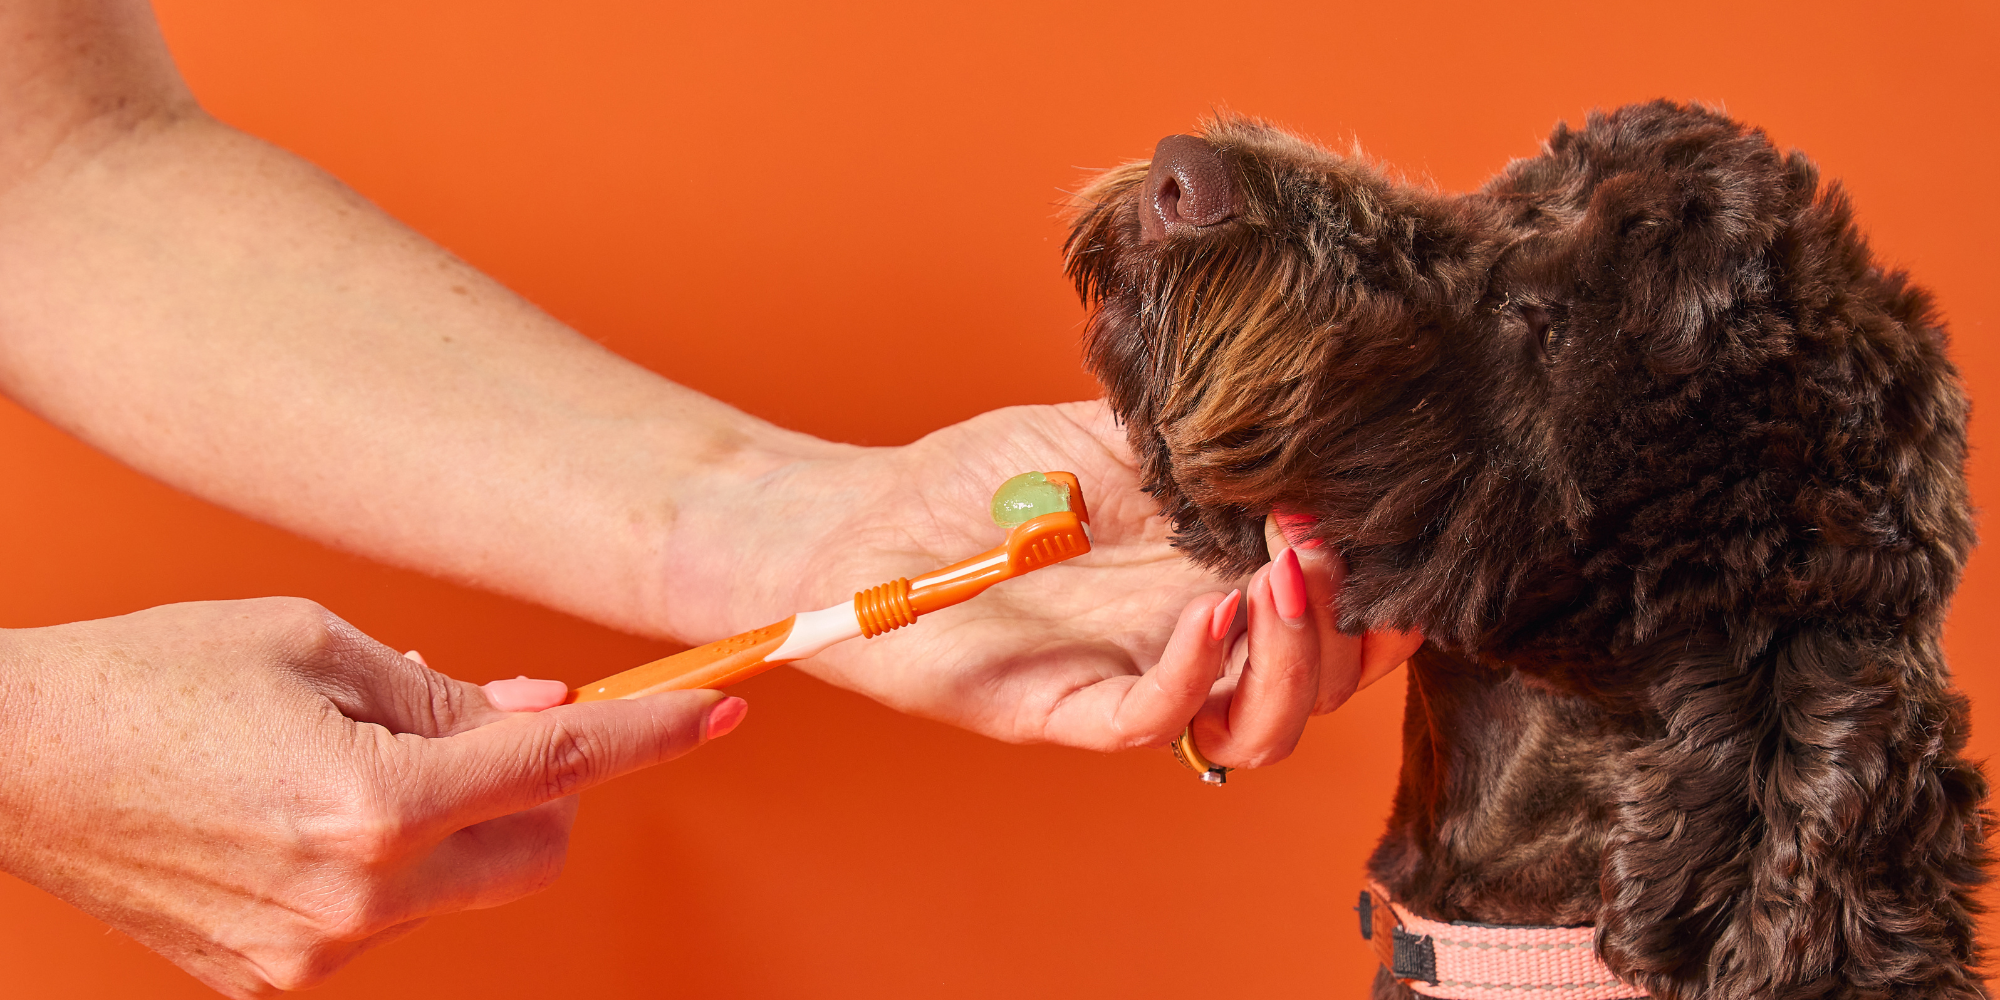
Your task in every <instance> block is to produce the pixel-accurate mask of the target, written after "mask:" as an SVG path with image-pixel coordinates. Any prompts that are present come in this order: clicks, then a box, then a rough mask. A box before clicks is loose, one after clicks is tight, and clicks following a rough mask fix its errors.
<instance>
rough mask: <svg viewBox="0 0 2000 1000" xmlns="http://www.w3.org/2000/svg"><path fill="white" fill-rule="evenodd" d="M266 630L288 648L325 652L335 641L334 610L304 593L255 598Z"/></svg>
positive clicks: (301, 652)
mask: <svg viewBox="0 0 2000 1000" xmlns="http://www.w3.org/2000/svg"><path fill="white" fill-rule="evenodd" d="M255 603H256V604H258V605H259V608H258V617H259V618H260V619H261V620H262V624H263V626H264V628H265V629H266V630H268V631H269V632H270V634H271V635H272V636H273V638H274V639H275V640H276V641H277V642H278V643H280V644H281V645H282V646H283V647H284V648H285V649H286V650H288V651H291V652H292V653H293V654H295V655H298V656H301V657H308V658H309V657H311V656H314V655H316V654H319V653H321V652H324V651H325V650H327V649H328V648H329V647H331V646H332V645H333V643H334V642H335V636H334V631H333V627H332V623H333V622H334V621H336V620H337V619H335V618H334V616H333V613H332V612H330V611H328V610H326V609H325V608H323V607H321V606H320V605H319V603H318V602H316V601H310V600H307V599H305V598H303V597H265V598H259V599H258V600H257V601H256V602H255Z"/></svg>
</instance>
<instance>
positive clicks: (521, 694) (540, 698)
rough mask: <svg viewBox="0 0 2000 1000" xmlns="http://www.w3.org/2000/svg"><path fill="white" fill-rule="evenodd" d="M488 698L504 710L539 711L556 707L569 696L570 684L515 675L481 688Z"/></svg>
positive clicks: (496, 706)
mask: <svg viewBox="0 0 2000 1000" xmlns="http://www.w3.org/2000/svg"><path fill="white" fill-rule="evenodd" d="M480 690H482V691H484V692H486V700H487V702H489V703H490V704H492V706H493V707H494V708H497V709H499V710H500V711H502V712H539V711H541V710H543V709H545V708H554V707H556V706H557V705H560V704H562V703H563V701H564V699H567V698H568V697H569V685H567V684H564V683H563V682H561V681H538V680H531V679H529V678H527V677H515V678H512V679H509V680H504V681H492V682H490V683H488V684H486V685H484V686H482V687H481V688H480Z"/></svg>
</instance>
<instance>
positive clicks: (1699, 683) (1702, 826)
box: [1598, 626, 1986, 1000]
mask: <svg viewBox="0 0 2000 1000" xmlns="http://www.w3.org/2000/svg"><path fill="white" fill-rule="evenodd" d="M1920 634H1921V635H1933V636H1934V635H1935V634H1936V633H1935V630H1927V631H1925V632H1921V633H1915V632H1911V633H1904V634H1902V635H1898V636H1895V637H1889V638H1883V639H1879V640H1862V639H1856V638H1853V637H1849V636H1844V635H1840V634H1836V633H1835V632H1833V631H1832V630H1831V629H1829V628H1827V627H1825V626H1802V627H1800V628H1799V629H1798V630H1796V631H1792V632H1788V633H1784V632H1781V633H1778V634H1776V635H1774V636H1773V637H1772V639H1771V641H1770V642H1769V643H1768V644H1766V645H1764V646H1763V649H1762V652H1761V653H1759V654H1758V655H1756V656H1755V657H1753V658H1751V659H1750V660H1749V661H1748V662H1742V663H1736V662H1731V660H1732V657H1731V656H1730V655H1729V654H1728V653H1726V652H1724V650H1725V649H1726V648H1728V647H1727V646H1726V645H1725V644H1724V643H1723V642H1722V641H1721V640H1720V638H1719V637H1718V638H1716V639H1715V641H1713V642H1709V643H1704V642H1702V641H1701V640H1700V639H1698V638H1690V637H1688V636H1672V637H1664V638H1662V639H1660V640H1658V642H1657V643H1655V644H1654V645H1655V646H1656V648H1657V649H1658V651H1659V654H1658V655H1659V656H1661V657H1662V659H1663V661H1665V660H1669V659H1670V660H1671V661H1672V662H1671V664H1670V666H1669V668H1668V669H1664V670H1663V671H1661V673H1660V676H1661V678H1662V679H1661V680H1660V681H1658V682H1657V683H1656V684H1655V685H1654V687H1653V690H1652V691H1651V697H1652V698H1654V699H1656V700H1655V702H1654V703H1655V704H1657V705H1659V706H1662V708H1661V718H1662V722H1661V727H1662V730H1661V731H1660V732H1658V733H1657V734H1655V736H1654V738H1653V739H1652V740H1651V741H1650V742H1649V743H1647V744H1646V745H1644V746H1643V747H1641V748H1640V749H1639V750H1638V751H1637V752H1636V753H1635V754H1633V755H1632V758H1631V759H1632V764H1633V766H1632V769H1631V770H1630V771H1629V772H1628V773H1626V774H1625V775H1623V776H1622V778H1621V780H1622V781H1623V788H1622V792H1621V795H1620V804H1619V807H1618V808H1619V815H1618V822H1617V827H1616V832H1615V833H1614V834H1613V838H1612V841H1611V842H1610V843H1609V844H1608V846H1607V847H1606V853H1605V863H1604V876H1603V879H1604V881H1603V891H1604V911H1603V915H1602V919H1601V920H1600V922H1599V928H1600V930H1599V939H1598V940H1599V947H1600V950H1601V951H1602V953H1603V955H1604V958H1605V961H1606V962H1607V963H1608V964H1609V965H1610V966H1611V968H1612V969H1613V971H1615V972H1617V973H1618V974H1619V975H1620V976H1622V977H1624V978H1625V979H1626V980H1627V981H1629V982H1632V983H1634V984H1636V985H1638V986H1640V987H1642V988H1644V989H1646V990H1647V991H1648V995H1650V996H1652V997H1654V998H1657V1000H1681V998H1692V997H1702V998H1715V1000H1750V998H1753V997H1755V998H1767V997H1768V998H1795V997H1796V998H1804V997H1820V996H1833V995H1838V996H1911V997H1918V996H1921V997H1926V998H1937V997H1964V998H1967V1000H1971V998H1975V997H1982V996H1983V995H1984V994H1983V991H1982V989H1981V986H1980V982H1979V980H1977V979H1976V978H1971V977H1970V976H1968V975H1967V974H1966V971H1965V970H1966V968H1967V967H1969V966H1970V965H1972V964H1973V963H1974V961H1975V960H1976V957H1977V956H1976V954H1975V953H1974V952H1975V948H1974V945H1973V943H1972V942H1973V937H1972V935H1973V924H1974V921H1973V915H1974V913H1975V912H1976V910H1977V907H1976V904H1974V902H1973V901H1972V899H1971V893H1972V889H1973V888H1974V887H1975V886H1976V885H1978V884H1979V883H1980V882H1981V881H1982V876H1981V874H1980V871H1981V865H1982V862H1983V860H1984V856H1985V855H1984V847H1983V844H1982V835H1981V826H1982V820H1983V817H1982V815H1981V813H1980V811H1979V802H1980V801H1981V799H1982V798H1983V796H1984V794H1985V790H1986V783H1985V780H1984V778H1983V777H1982V776H1981V774H1980V773H1979V771H1978V770H1977V769H1976V768H1975V767H1974V766H1973V765H1971V764H1968V763H1967V762H1965V761H1964V759H1963V758H1962V757H1961V756H1960V751H1961V748H1962V746H1963V744H1964V741H1965V732H1966V705H1965V702H1964V699H1963V698H1962V697H1961V696H1959V695H1957V694H1956V693H1954V692H1952V691H1951V690H1950V689H1949V688H1948V687H1947V686H1946V678H1945V674H1944V669H1943V657H1942V655H1941V653H1940V652H1939V650H1938V649H1937V647H1936V644H1935V642H1934V641H1932V640H1928V639H1919V638H1914V637H1913V636H1914V635H1920ZM1739 638H1740V636H1739ZM1676 647H1678V650H1676ZM1704 648H1705V649H1707V650H1709V651H1710V652H1709V653H1703V652H1701V650H1703V649H1704ZM1736 648H1742V647H1741V646H1740V645H1737V646H1736ZM1944 955H1950V956H1952V957H1953V958H1955V959H1957V961H1954V962H1950V963H1945V962H1939V961H1938V960H1937V959H1938V957H1939V956H1944Z"/></svg>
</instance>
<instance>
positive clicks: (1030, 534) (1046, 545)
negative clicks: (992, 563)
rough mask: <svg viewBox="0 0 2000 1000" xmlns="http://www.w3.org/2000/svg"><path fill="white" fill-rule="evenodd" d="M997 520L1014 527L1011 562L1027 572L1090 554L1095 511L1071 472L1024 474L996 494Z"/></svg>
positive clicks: (1009, 539)
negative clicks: (1092, 518)
mask: <svg viewBox="0 0 2000 1000" xmlns="http://www.w3.org/2000/svg"><path fill="white" fill-rule="evenodd" d="M993 520H994V521H996V522H998V523H1000V524H1001V525H1004V526H1007V527H1008V528H1009V530H1008V532H1007V562H1008V566H1009V568H1010V569H1011V570H1012V571H1013V573H1014V574H1020V573H1028V572H1032V571H1034V570H1038V569H1041V568H1042V567H1044V566H1049V565H1053V564H1055V563H1059V562H1062V561H1063V560H1065V559H1071V558H1074V557H1076V556H1080V555H1082V554H1084V553H1086V552H1089V551H1090V528H1089V523H1090V508H1089V507H1088V506H1087V505H1086V504H1085V503H1084V500H1083V485H1082V484H1081V483H1079V482H1077V479H1076V476H1075V475H1074V474H1072V473H1068V472H1024V473H1022V474H1020V475H1018V476H1015V477H1014V478H1012V479H1009V480H1007V481H1006V482H1004V483H1001V484H1000V489H999V490H998V491H996V492H995V493H994V494H993Z"/></svg>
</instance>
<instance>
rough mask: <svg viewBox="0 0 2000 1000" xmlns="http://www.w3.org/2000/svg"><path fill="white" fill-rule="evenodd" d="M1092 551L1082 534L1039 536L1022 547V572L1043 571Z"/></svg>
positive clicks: (1064, 533) (1059, 533)
mask: <svg viewBox="0 0 2000 1000" xmlns="http://www.w3.org/2000/svg"><path fill="white" fill-rule="evenodd" d="M1089 551H1090V546H1089V545H1088V544H1086V543H1085V542H1084V540H1083V537H1082V534H1081V533H1080V532H1077V533H1072V532H1067V531H1064V532H1057V533H1053V534H1044V535H1037V536H1036V537H1034V538H1032V539H1030V540H1029V542H1028V544H1026V545H1024V546H1022V547H1021V556H1022V559H1021V563H1022V565H1021V571H1022V572H1024V573H1025V572H1028V571H1030V570H1037V569H1041V568H1042V567H1044V566H1047V565H1050V564H1052V563H1059V562H1062V561H1063V560H1065V559H1068V558H1071V557H1072V556H1080V555H1082V554H1084V553H1085V552H1089Z"/></svg>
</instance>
